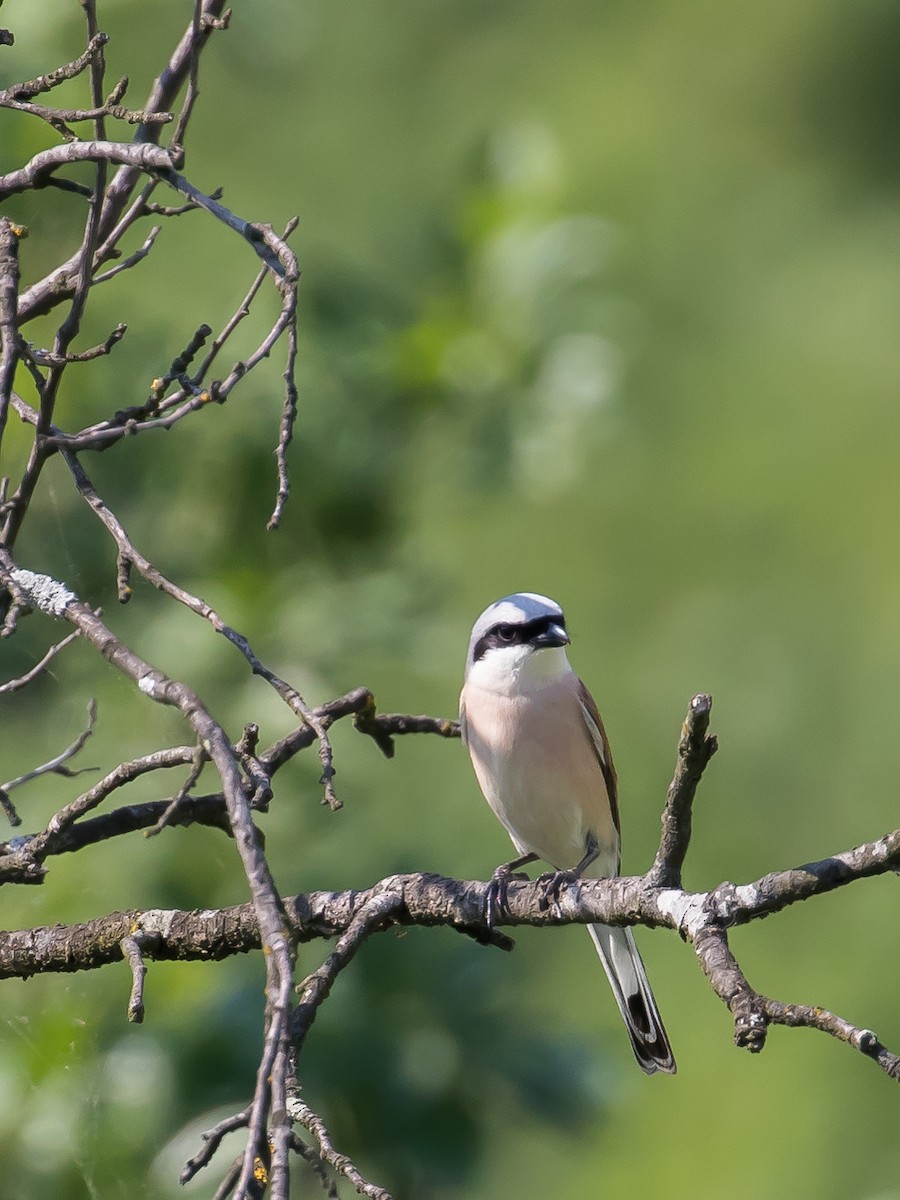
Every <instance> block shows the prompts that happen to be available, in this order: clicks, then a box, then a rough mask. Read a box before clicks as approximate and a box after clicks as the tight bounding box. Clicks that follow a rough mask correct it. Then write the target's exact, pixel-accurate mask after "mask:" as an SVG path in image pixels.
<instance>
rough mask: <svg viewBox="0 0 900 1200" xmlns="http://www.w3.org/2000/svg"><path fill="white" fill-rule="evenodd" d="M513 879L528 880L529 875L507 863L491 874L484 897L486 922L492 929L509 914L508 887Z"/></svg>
mask: <svg viewBox="0 0 900 1200" xmlns="http://www.w3.org/2000/svg"><path fill="white" fill-rule="evenodd" d="M511 879H525V880H527V879H528V876H527V875H526V874H525V872H524V871H511V870H510V868H509V865H508V864H507V863H504V864H503V865H502V866H500V867H498V868H497V870H496V871H495V872H494V873H493V875H492V876H491V881H490V883H489V884H488V886H487V892H486V893H485V897H484V923H485V925H487V927H488V929H490V930H493V928H494V924H495V923H496V922H497V921H498V920H501V921H502V920H503V918H504V917H507V916H509V896H508V889H509V881H510V880H511Z"/></svg>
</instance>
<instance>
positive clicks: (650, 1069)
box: [588, 925, 676, 1075]
mask: <svg viewBox="0 0 900 1200" xmlns="http://www.w3.org/2000/svg"><path fill="white" fill-rule="evenodd" d="M588 932H589V933H590V935H591V937H592V938H593V941H594V945H595V946H596V947H597V953H598V954H599V955H600V961H601V962H602V963H603V969H604V970H605V971H606V977H607V979H608V980H609V984H610V987H611V988H612V992H613V995H614V996H615V998H616V1004H618V1006H619V1012H620V1013H621V1014H622V1020H623V1021H624V1022H625V1028H626V1029H627V1030H628V1036H629V1038H630V1039H631V1048H632V1050H633V1051H634V1057H635V1058H636V1059H637V1061H638V1066H639V1067H640V1068H641V1070H642V1071H646V1072H647V1074H648V1075H655V1074H656V1072H657V1071H665V1072H666V1074H667V1075H674V1074H675V1070H676V1068H675V1058H674V1056H673V1054H672V1047H671V1046H670V1045H669V1039H668V1036H667V1035H666V1031H665V1028H664V1026H663V1023H662V1021H661V1019H660V1016H659V1010H658V1009H657V1007H656V1001H655V1000H654V998H653V992H652V991H651V990H650V984H649V983H648V982H647V973H646V971H645V970H644V964H643V963H642V962H641V956H640V954H639V953H638V948H637V946H636V945H635V944H634V937H633V935H632V932H631V930H630V929H629V928H628V927H627V926H625V927H619V926H612V925H588Z"/></svg>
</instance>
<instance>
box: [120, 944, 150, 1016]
mask: <svg viewBox="0 0 900 1200" xmlns="http://www.w3.org/2000/svg"><path fill="white" fill-rule="evenodd" d="M120 945H121V947H122V957H123V958H124V959H125V961H126V962H127V963H128V965H129V967H131V979H132V984H131V995H130V997H129V999H128V1020H129V1021H133V1022H134V1024H135V1025H140V1024H141V1022H142V1021H143V1019H144V979H145V978H146V975H147V965H146V963H145V962H144V956H143V953H142V951H141V937H140V935H133V934H128V935H127V936H126V937H123V938H122V941H121V942H120Z"/></svg>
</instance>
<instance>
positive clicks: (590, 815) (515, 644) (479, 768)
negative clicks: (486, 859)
mask: <svg viewBox="0 0 900 1200" xmlns="http://www.w3.org/2000/svg"><path fill="white" fill-rule="evenodd" d="M568 644H569V635H568V634H567V633H566V628H565V617H564V615H563V611H562V609H561V608H560V607H559V605H558V604H555V603H554V602H553V601H552V600H548V599H547V597H546V596H537V595H534V594H533V593H532V592H520V593H518V594H516V595H514V596H506V597H504V598H503V599H502V600H498V601H497V602H496V603H495V604H492V605H491V606H490V608H487V609H485V611H484V612H483V613H482V614H481V616H480V617H479V618H478V620H477V621H476V622H475V626H474V628H473V629H472V637H471V640H470V641H469V654H468V659H467V661H466V678H465V684H464V686H463V690H462V695H461V696H460V721H461V724H462V733H463V739H464V740H465V743H466V745H467V747H468V749H469V754H470V756H471V758H472V766H473V767H474V768H475V775H476V776H477V778H478V783H479V784H480V786H481V790H482V791H483V792H484V795H485V798H486V799H487V802H488V804H490V806H491V808H492V809H493V810H494V812H495V813H496V814H497V816H498V817H499V818H500V820H501V821H502V822H503V824H504V825H505V826H506V830H507V832H508V833H509V836H510V837H511V838H512V841H513V845H514V846H515V848H516V850H518V852H519V855H520V856H521V857H519V858H517V859H515V860H514V861H513V862H511V863H506V864H504V865H503V866H500V867H498V868H497V870H496V871H495V872H494V878H493V880H492V891H491V893H489V901H488V914H487V915H488V920H489V921H490V920H491V919H492V916H493V910H494V907H495V906H496V904H497V902H498V901H499V902H500V903H502V901H503V896H504V890H505V885H506V880H507V879H508V878H509V877H510V873H511V872H512V871H514V870H516V869H517V868H518V867H521V866H524V865H525V864H527V863H530V862H534V861H535V860H536V859H538V858H541V859H543V860H544V861H545V862H548V863H550V864H551V865H552V866H553V867H555V868H556V870H557V871H558V872H563V873H564V874H562V875H561V876H559V877H556V878H555V880H554V881H551V884H550V890H551V891H552V890H553V887H554V882H555V886H556V890H557V891H558V888H559V885H560V884H561V883H562V882H564V881H565V880H567V879H571V878H580V877H582V876H584V877H586V878H593V879H603V878H608V877H609V876H611V875H617V874H618V873H619V866H620V854H619V807H618V798H617V794H616V772H615V768H614V767H613V762H612V756H611V755H610V752H609V743H608V742H607V740H606V733H605V731H604V729H603V722H602V721H601V720H600V714H599V713H598V712H597V706H596V704H595V703H594V699H593V697H592V696H591V694H590V692H589V691H588V690H587V688H586V687H585V686H584V684H583V683H582V682H581V680H580V679H579V678H578V676H577V675H576V674H575V672H574V671H573V670H572V668H571V666H570V665H569V660H568V658H567V657H566V651H565V647H566V646H567V645H568ZM588 931H589V932H590V935H591V937H592V938H593V940H594V945H595V946H596V947H597V953H598V954H599V955H600V961H601V962H602V963H603V966H604V968H605V970H606V974H607V977H608V978H609V982H610V984H611V986H612V990H613V995H614V996H615V998H616V1003H617V1004H618V1006H619V1011H620V1012H621V1014H622V1019H623V1020H624V1022H625V1026H626V1028H627V1029H628V1036H629V1037H630V1038H631V1047H632V1049H633V1050H634V1054H635V1058H636V1059H637V1061H638V1064H639V1065H640V1067H641V1068H642V1069H643V1070H644V1071H646V1072H647V1074H648V1075H652V1074H654V1073H655V1072H656V1071H666V1072H668V1073H669V1074H674V1072H675V1059H674V1058H673V1057H672V1049H671V1047H670V1046H669V1039H668V1037H667V1036H666V1031H665V1029H664V1028H663V1023H662V1021H661V1020H660V1016H659V1011H658V1010H657V1007H656V1001H655V1000H654V999H653V993H652V992H651V990H650V984H649V983H648V982H647V974H646V972H645V970H644V964H643V963H642V962H641V957H640V955H639V954H638V951H637V947H636V946H635V944H634V937H633V936H632V932H631V929H630V928H628V927H617V926H611V925H589V926H588Z"/></svg>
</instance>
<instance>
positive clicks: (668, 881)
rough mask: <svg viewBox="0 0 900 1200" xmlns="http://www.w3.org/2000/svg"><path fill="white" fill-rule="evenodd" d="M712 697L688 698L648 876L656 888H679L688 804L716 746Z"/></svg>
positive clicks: (688, 837) (688, 830)
mask: <svg viewBox="0 0 900 1200" xmlns="http://www.w3.org/2000/svg"><path fill="white" fill-rule="evenodd" d="M711 712H712V696H707V695H704V694H703V693H701V694H699V695H697V696H695V697H694V698H693V700H691V706H690V708H689V709H688V714H687V716H686V717H685V719H684V724H683V725H682V727H681V737H680V738H679V740H678V764H677V766H676V768H675V775H674V778H673V779H672V782H671V784H670V785H669V791H668V795H667V796H666V806H665V808H664V809H663V815H662V833H661V837H660V843H659V849H658V850H657V852H656V858H655V859H654V861H653V866H652V867H651V869H650V877H651V878H652V879H653V881H654V883H656V884H657V885H658V886H659V887H680V886H681V868H682V865H683V864H684V858H685V855H686V854H687V850H688V845H689V843H690V840H691V805H692V804H693V801H694V793H695V792H696V790H697V784H698V783H699V782H700V778H701V776H702V775H703V772H704V770H705V769H706V764H707V763H708V762H709V760H710V759H711V758H712V756H713V755H714V754H715V752H716V750H717V749H718V742H717V741H716V738H715V737H714V736H713V735H711V734H710V733H708V730H709V718H710V713H711Z"/></svg>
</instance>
